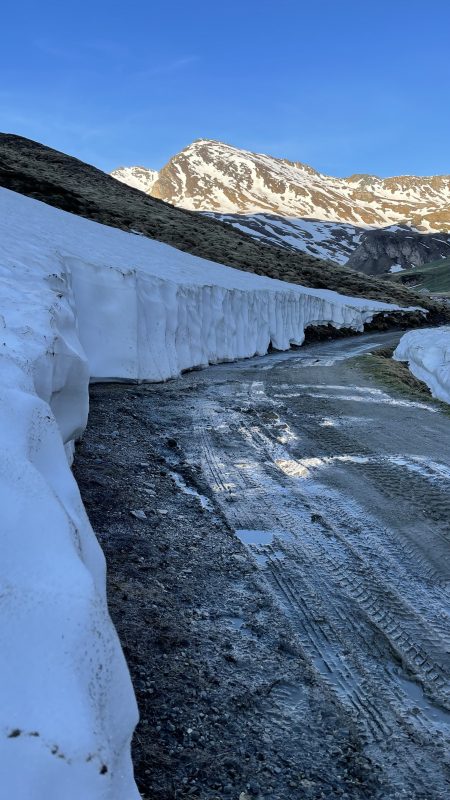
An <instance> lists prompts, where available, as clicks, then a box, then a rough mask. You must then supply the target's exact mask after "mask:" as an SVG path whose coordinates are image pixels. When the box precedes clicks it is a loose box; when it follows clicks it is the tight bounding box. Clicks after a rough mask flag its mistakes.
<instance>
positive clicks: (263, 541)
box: [236, 529, 275, 546]
mask: <svg viewBox="0 0 450 800" xmlns="http://www.w3.org/2000/svg"><path fill="white" fill-rule="evenodd" d="M274 534H275V531H259V530H254V531H251V530H245V529H243V530H237V531H236V536H237V537H238V539H239V540H240V541H241V542H242V544H246V545H247V546H249V545H252V544H253V545H267V544H271V543H272V540H273V537H274Z"/></svg>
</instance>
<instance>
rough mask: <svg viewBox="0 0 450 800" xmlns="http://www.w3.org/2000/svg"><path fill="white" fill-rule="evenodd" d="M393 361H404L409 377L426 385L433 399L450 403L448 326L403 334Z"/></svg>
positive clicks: (449, 336) (449, 328)
mask: <svg viewBox="0 0 450 800" xmlns="http://www.w3.org/2000/svg"><path fill="white" fill-rule="evenodd" d="M394 358H395V359H396V361H407V362H408V367H409V369H410V371H411V372H412V374H413V375H415V376H416V378H419V380H421V381H423V382H424V383H426V384H427V386H428V387H429V389H430V391H431V394H432V395H433V397H436V398H437V399H438V400H442V401H443V402H444V403H450V326H444V327H442V328H421V329H420V330H416V331H409V332H408V333H405V335H404V336H402V338H401V339H400V342H399V344H398V346H397V349H396V350H395V353H394Z"/></svg>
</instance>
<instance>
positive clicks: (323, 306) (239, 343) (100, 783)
mask: <svg viewBox="0 0 450 800" xmlns="http://www.w3.org/2000/svg"><path fill="white" fill-rule="evenodd" d="M0 235H1V253H0V274H1V282H0V298H1V309H0V311H1V316H0V377H1V383H0V386H1V389H0V502H1V508H2V525H1V529H0V536H1V552H2V558H1V562H0V581H1V590H2V593H1V596H2V602H1V604H0V686H1V693H2V696H1V703H0V736H1V740H0V763H1V774H2V789H3V793H4V795H5V797H6V796H7V797H9V798H14V800H30V798H31V797H32V798H33V800H81V798H83V800H133V798H137V797H138V794H137V790H136V787H135V784H134V781H133V777H132V769H131V760H130V738H131V734H132V731H133V728H134V725H135V723H136V718H137V710H136V705H135V701H134V696H133V692H132V688H131V684H130V680H129V675H128V671H127V668H126V665H125V662H124V659H123V655H122V652H121V649H120V645H119V643H118V640H117V637H116V634H115V631H114V629H113V626H112V624H111V622H110V619H109V616H108V612H107V605H106V596H105V565H104V559H103V555H102V553H101V550H100V548H99V546H98V544H97V541H96V538H95V536H94V534H93V532H92V529H91V527H90V525H89V521H88V519H87V516H86V513H85V511H84V509H83V505H82V502H81V499H80V496H79V493H78V489H77V486H76V483H75V481H74V479H73V477H72V474H71V472H70V468H69V466H68V463H67V455H68V456H69V458H70V455H71V452H72V448H73V443H74V441H75V440H76V439H77V438H78V437H79V436H80V434H81V432H82V431H83V429H84V426H85V424H86V417H87V409H88V381H89V377H90V376H91V377H93V378H94V379H97V380H104V379H108V378H109V379H146V380H164V379H166V378H169V377H172V376H176V375H178V374H179V373H180V372H181V371H182V370H183V369H187V368H189V367H194V366H199V365H206V364H208V363H212V362H217V361H221V360H227V359H235V358H243V357H246V356H251V355H253V354H254V353H261V354H262V353H265V352H266V351H267V348H268V346H269V344H270V342H272V344H273V345H274V346H275V347H277V348H279V349H286V348H288V347H289V345H290V343H292V342H295V343H297V344H301V342H302V341H303V338H304V329H305V327H307V326H308V325H311V324H321V323H327V322H331V324H333V325H334V326H336V327H343V326H345V327H352V328H354V329H355V330H362V328H363V325H364V323H365V322H367V321H368V320H370V319H372V317H373V315H374V314H375V313H377V312H379V311H381V312H384V311H392V310H393V309H395V308H397V307H396V306H388V305H386V304H383V303H377V302H373V301H367V300H361V299H352V298H345V297H340V296H339V295H337V294H335V293H333V292H328V291H315V290H311V289H304V288H302V287H299V286H292V285H288V284H286V283H281V282H278V281H272V280H270V279H268V278H262V277H257V276H255V275H252V274H249V273H244V272H239V271H237V270H233V269H230V268H228V267H223V266H220V265H217V264H214V263H211V262H207V261H203V260H201V259H199V258H195V257H193V256H190V255H188V254H185V253H181V252H179V251H177V250H174V249H173V248H171V247H169V246H167V245H164V244H160V243H158V242H155V241H150V240H148V239H145V238H143V237H140V236H135V235H133V234H128V233H125V232H122V231H119V230H115V229H111V228H107V227H104V226H102V225H98V224H96V223H94V222H90V221H87V220H84V219H82V218H79V217H76V216H73V215H71V214H67V213H65V212H63V211H59V210H57V209H54V208H52V207H50V206H47V205H45V204H43V203H39V202H37V201H35V200H32V199H29V198H26V197H23V196H21V195H18V194H15V193H13V192H9V191H7V190H5V189H2V190H0ZM64 448H66V452H64Z"/></svg>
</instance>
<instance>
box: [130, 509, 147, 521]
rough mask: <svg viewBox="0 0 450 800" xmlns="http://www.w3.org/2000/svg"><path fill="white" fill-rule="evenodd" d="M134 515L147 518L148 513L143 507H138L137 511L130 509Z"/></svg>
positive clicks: (138, 517)
mask: <svg viewBox="0 0 450 800" xmlns="http://www.w3.org/2000/svg"><path fill="white" fill-rule="evenodd" d="M130 514H131V516H132V517H136V519H147V514H146V513H145V511H143V510H142V508H138V509H136V510H135V511H130Z"/></svg>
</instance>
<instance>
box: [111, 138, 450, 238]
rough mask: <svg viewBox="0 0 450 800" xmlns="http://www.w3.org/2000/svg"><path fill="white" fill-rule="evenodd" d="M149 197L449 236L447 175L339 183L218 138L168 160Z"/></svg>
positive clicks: (356, 177)
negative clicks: (403, 226) (396, 226)
mask: <svg viewBox="0 0 450 800" xmlns="http://www.w3.org/2000/svg"><path fill="white" fill-rule="evenodd" d="M116 172H117V171H114V174H115V173H116ZM149 172H152V173H154V171H152V170H149ZM261 189H262V191H261ZM150 192H151V194H152V196H154V197H159V198H160V199H162V200H165V201H166V202H169V203H171V204H172V205H177V206H179V207H182V208H188V209H190V210H195V211H210V212H216V213H232V214H254V213H265V212H268V213H272V214H277V215H278V216H288V217H294V218H295V217H297V218H299V217H301V218H314V219H318V220H321V221H330V222H346V223H350V224H356V225H363V226H370V225H376V226H377V227H381V226H386V225H392V224H398V223H402V224H408V225H410V226H412V227H414V228H416V229H417V230H418V231H421V230H423V231H424V232H425V231H437V230H439V231H441V230H444V229H448V230H450V175H445V174H442V175H431V176H417V175H397V176H391V177H387V178H379V177H378V176H374V175H370V174H364V173H355V174H353V175H350V176H348V177H345V178H337V177H334V176H330V175H326V174H325V173H322V172H319V171H318V170H316V169H314V167H311V166H309V165H308V164H305V163H303V162H301V161H291V160H289V159H283V158H278V157H274V156H268V155H266V154H264V153H253V152H251V151H249V150H243V149H240V148H237V147H235V146H233V145H228V144H225V143H223V142H220V141H218V140H214V139H197V140H195V141H194V142H192V143H191V144H190V145H188V146H187V147H185V148H184V149H183V150H181V151H180V153H178V154H176V155H175V156H173V157H172V158H170V159H169V161H168V162H167V164H166V165H165V166H164V167H163V168H162V169H161V170H160V171H159V172H158V177H157V178H156V180H155V181H154V182H153V183H152V187H151V190H150ZM443 209H444V214H442V210H443ZM443 226H444V227H443Z"/></svg>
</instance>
